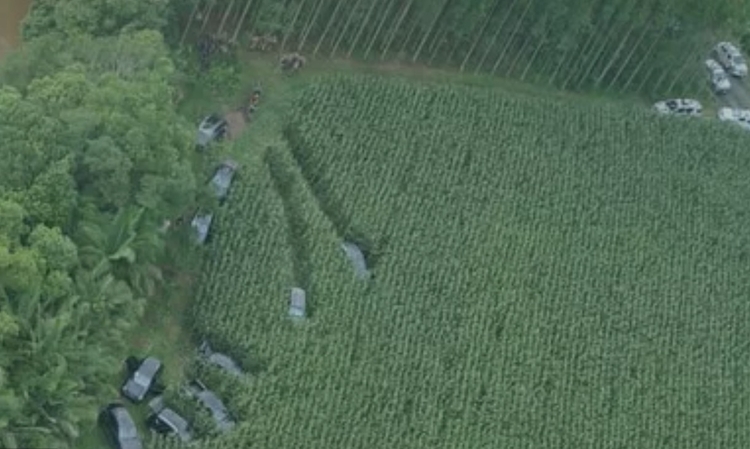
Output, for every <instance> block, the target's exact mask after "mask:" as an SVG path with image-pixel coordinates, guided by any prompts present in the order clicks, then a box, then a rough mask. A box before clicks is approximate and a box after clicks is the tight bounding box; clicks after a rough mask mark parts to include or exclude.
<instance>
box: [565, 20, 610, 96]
mask: <svg viewBox="0 0 750 449" xmlns="http://www.w3.org/2000/svg"><path fill="white" fill-rule="evenodd" d="M608 28H609V31H607V34H606V35H605V36H604V39H602V42H601V45H599V49H598V50H596V51H594V54H593V55H592V57H590V58H589V64H588V67H587V68H586V69H585V70H584V71H583V73H582V74H581V76H579V77H578V82H577V83H576V87H575V88H576V89H580V87H581V84H583V82H584V81H586V80H588V79H589V77H590V76H591V72H592V71H593V70H594V67H595V66H596V63H597V62H598V61H599V58H601V56H602V53H603V52H604V49H606V48H607V44H608V43H609V40H610V39H611V38H612V35H613V34H614V33H615V31H616V30H617V27H616V26H614V25H610V26H609V27H608Z"/></svg>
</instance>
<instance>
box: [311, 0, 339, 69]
mask: <svg viewBox="0 0 750 449" xmlns="http://www.w3.org/2000/svg"><path fill="white" fill-rule="evenodd" d="M345 1H346V0H338V3H336V8H335V9H334V10H333V14H331V18H330V19H328V23H327V24H326V27H325V29H324V30H323V33H321V35H320V37H319V38H318V43H317V44H315V50H313V52H312V55H313V56H315V55H316V54H318V50H319V49H320V45H321V44H322V43H323V40H324V39H325V38H326V35H328V31H329V30H330V29H331V25H332V24H333V21H334V20H336V16H337V15H338V13H339V9H341V5H343V4H344V2H345Z"/></svg>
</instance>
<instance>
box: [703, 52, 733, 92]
mask: <svg viewBox="0 0 750 449" xmlns="http://www.w3.org/2000/svg"><path fill="white" fill-rule="evenodd" d="M706 68H707V69H708V74H709V77H710V78H709V79H710V81H711V89H712V90H713V91H714V92H716V93H717V94H725V93H727V92H728V91H729V89H731V88H732V83H730V82H729V77H728V76H727V72H726V71H725V70H724V68H723V67H722V66H721V64H719V63H718V62H716V60H714V59H706Z"/></svg>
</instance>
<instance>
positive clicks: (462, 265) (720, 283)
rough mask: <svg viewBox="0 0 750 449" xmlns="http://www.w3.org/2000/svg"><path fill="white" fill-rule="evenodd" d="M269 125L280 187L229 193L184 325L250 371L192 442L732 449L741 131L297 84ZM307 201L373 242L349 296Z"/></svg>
mask: <svg viewBox="0 0 750 449" xmlns="http://www.w3.org/2000/svg"><path fill="white" fill-rule="evenodd" d="M288 129H289V133H288V134H289V136H290V141H289V146H290V148H289V149H280V150H279V153H278V155H279V158H280V159H279V163H280V164H282V165H283V166H284V170H285V172H286V173H288V174H290V176H289V177H288V179H287V181H286V182H288V183H289V185H288V186H287V188H284V189H283V190H284V195H287V196H288V197H287V198H283V197H282V196H280V192H279V191H278V189H277V187H275V186H274V182H273V179H272V177H271V172H270V171H269V170H268V169H263V170H259V174H258V176H257V179H252V180H243V182H241V183H240V185H239V190H238V193H239V194H238V195H235V196H234V197H233V198H232V199H231V200H230V201H231V202H230V205H229V210H228V211H227V212H226V213H225V214H224V215H222V216H220V217H219V218H218V220H219V221H218V224H219V226H220V227H222V232H218V233H217V235H218V237H217V241H216V242H215V245H214V248H213V250H212V254H211V256H210V261H209V262H208V263H207V265H206V267H205V270H204V271H205V273H204V282H201V284H203V285H204V286H203V287H201V288H202V290H201V291H199V292H198V297H199V299H198V306H197V308H196V310H195V319H196V323H197V326H198V328H199V329H200V330H201V331H203V332H208V333H212V334H215V335H216V338H219V339H223V340H224V341H226V342H228V343H231V344H234V345H238V346H239V347H241V348H242V350H243V351H247V352H248V353H250V352H254V353H257V354H258V355H259V356H260V357H262V358H263V359H265V360H266V361H267V362H268V364H267V366H268V369H267V371H266V372H264V373H262V374H260V375H259V376H258V377H257V379H255V380H254V381H253V382H252V386H248V387H247V389H246V390H245V391H236V402H237V404H240V407H241V409H242V411H243V418H244V420H245V424H243V427H241V429H240V430H239V431H238V432H237V434H236V435H233V436H231V437H229V438H230V440H227V442H226V443H220V442H216V443H208V445H206V446H205V447H206V448H209V447H210V448H214V449H224V447H229V446H226V445H229V444H236V445H238V446H235V447H239V445H243V447H303V446H304V447H320V448H324V447H325V448H338V447H342V448H343V447H347V448H372V447H414V448H421V447H432V448H435V447H445V448H476V447H518V448H547V447H549V448H558V447H580V448H595V447H596V448H598V447H617V446H618V445H627V446H637V447H643V448H656V447H659V448H662V447H675V448H677V447H680V448H698V447H707V446H711V447H714V446H715V447H720V446H721V447H740V446H742V444H745V443H750V431H748V430H747V428H746V426H745V425H744V422H745V421H746V418H747V415H748V412H749V410H748V409H747V408H746V407H744V406H743V405H742V402H741V401H736V400H735V396H734V395H733V394H731V392H732V391H744V389H745V388H746V385H747V382H746V381H745V380H744V378H741V377H738V375H739V374H738V373H741V372H744V371H743V370H745V369H746V367H747V366H748V365H747V364H748V363H750V359H748V356H747V355H746V351H744V348H745V344H744V343H743V342H745V341H747V340H748V338H750V329H748V327H747V326H746V325H745V322H746V321H747V319H748V318H750V316H748V315H750V309H749V308H748V305H747V297H748V294H750V283H749V282H748V281H747V279H750V276H748V275H750V266H748V264H747V261H746V259H747V254H748V251H750V229H748V228H747V227H746V226H745V225H744V221H745V220H746V217H747V216H748V213H749V212H750V206H748V205H746V204H745V203H746V201H740V200H738V199H737V197H743V198H747V194H748V193H750V184H749V183H747V182H745V181H744V179H745V178H744V177H743V176H742V173H743V170H747V169H748V168H750V153H747V152H746V151H744V150H746V147H747V143H748V141H747V138H746V136H744V135H743V134H741V133H739V132H737V133H735V132H733V131H732V130H728V129H727V128H724V127H717V126H716V125H714V124H710V123H706V124H704V123H696V124H691V126H685V124H684V122H680V121H674V120H665V119H662V118H656V117H653V116H651V115H649V114H646V113H642V112H637V111H636V110H629V109H627V108H625V109H617V108H614V107H604V106H602V107H599V106H592V105H590V104H584V103H580V102H576V101H569V102H565V103H561V102H558V101H555V100H552V99H538V98H523V97H520V96H514V95H503V94H500V93H497V92H495V91H491V90H488V89H484V88H469V87H462V86H453V87H433V86H425V85H414V84H412V83H410V82H407V81H382V80H379V79H374V78H369V77H364V78H362V77H358V78H341V79H336V80H332V81H324V82H321V83H320V84H318V85H314V86H311V87H310V88H308V90H307V92H306V93H305V95H303V96H302V97H301V98H300V100H299V102H298V103H297V107H296V111H295V113H294V114H293V116H292V118H291V120H290V123H289V127H288ZM287 150H288V151H287ZM323 187H324V188H323ZM315 192H325V195H326V197H317V198H316V197H315V195H316V193H315ZM318 194H319V193H318ZM743 195H744V196H743ZM285 202H286V204H293V205H294V207H295V208H297V209H295V210H294V216H295V217H298V218H299V220H300V223H299V224H298V225H296V228H295V229H297V231H296V232H299V233H300V234H301V235H299V236H297V237H299V238H302V239H304V240H305V242H306V243H305V246H306V254H305V257H306V258H307V260H309V262H310V263H309V269H310V270H311V273H309V282H310V285H309V286H308V287H309V292H308V293H309V295H310V300H311V303H312V304H313V306H314V307H313V310H314V312H313V314H312V316H311V318H310V320H309V322H308V323H307V324H306V325H303V326H292V325H291V324H290V323H289V322H287V320H285V319H284V317H283V315H284V313H285V306H286V300H287V294H288V288H289V287H291V286H292V284H294V283H295V282H296V280H295V275H294V273H293V269H292V261H293V259H294V257H295V256H294V251H295V248H292V247H290V243H289V242H291V241H293V239H289V235H288V233H289V232H290V226H289V223H288V218H289V212H288V211H286V212H285V207H287V206H285ZM324 204H335V205H336V207H337V208H338V209H339V210H338V212H337V213H339V214H341V216H342V217H346V222H347V226H349V227H351V228H353V229H357V230H358V232H361V233H362V234H363V235H366V236H367V237H368V238H369V239H370V240H371V241H372V242H375V245H376V246H377V248H378V251H379V252H380V257H379V261H378V264H377V266H376V267H375V269H374V271H375V279H374V280H373V281H371V283H370V284H369V285H361V284H358V283H357V281H356V280H355V279H354V276H353V273H352V272H351V269H350V267H348V266H347V264H346V261H345V259H344V258H343V256H342V254H341V253H340V249H339V247H338V243H339V242H340V239H341V238H342V236H341V235H340V230H337V227H336V226H335V223H334V222H335V221H336V220H337V218H336V217H332V216H326V215H325V213H324V209H326V208H325V207H321V205H324ZM328 209H330V208H328ZM679 410H684V411H686V412H685V413H678V412H676V411H679ZM687 411H689V412H687ZM721 429H725V430H721ZM211 444H213V446H212V445H211ZM221 444H224V445H225V446H221ZM165 448H166V446H165Z"/></svg>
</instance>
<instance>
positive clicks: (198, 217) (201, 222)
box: [190, 213, 214, 245]
mask: <svg viewBox="0 0 750 449" xmlns="http://www.w3.org/2000/svg"><path fill="white" fill-rule="evenodd" d="M213 220H214V216H213V214H201V213H197V214H195V216H194V217H193V221H191V222H190V226H192V227H193V230H194V231H195V241H196V242H197V243H198V244H199V245H202V244H204V243H206V240H208V233H209V231H210V230H211V223H212V222H213Z"/></svg>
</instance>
